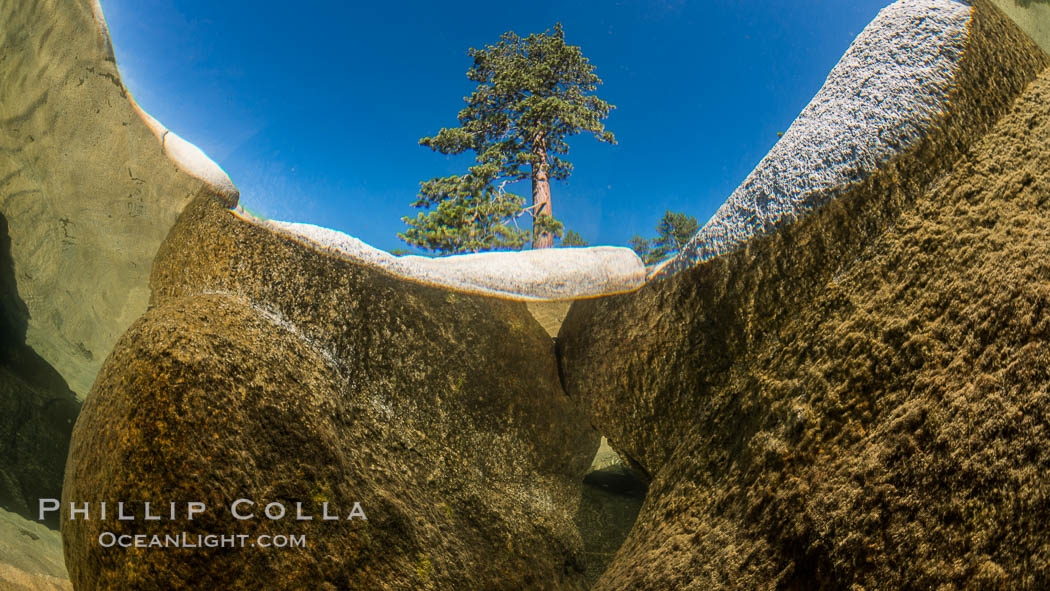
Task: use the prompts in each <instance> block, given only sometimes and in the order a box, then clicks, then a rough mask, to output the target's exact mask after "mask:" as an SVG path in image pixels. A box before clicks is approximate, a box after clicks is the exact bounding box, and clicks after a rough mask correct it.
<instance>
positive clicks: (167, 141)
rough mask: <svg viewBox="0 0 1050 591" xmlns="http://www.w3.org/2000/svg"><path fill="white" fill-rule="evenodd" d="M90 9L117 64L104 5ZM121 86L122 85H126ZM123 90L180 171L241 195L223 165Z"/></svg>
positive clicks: (224, 192) (229, 194)
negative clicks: (165, 125)
mask: <svg viewBox="0 0 1050 591" xmlns="http://www.w3.org/2000/svg"><path fill="white" fill-rule="evenodd" d="M91 10H92V13H93V14H94V15H95V22H96V24H97V25H98V29H99V33H100V34H101V35H102V37H103V39H104V40H105V42H106V44H107V45H108V46H109V52H110V55H111V56H112V57H113V58H114V61H116V56H115V54H114V53H113V43H112V40H111V38H110V35H109V26H108V25H106V18H105V15H104V14H103V13H102V5H101V4H99V0H91ZM121 84H122V85H123V83H121ZM124 90H125V92H127V95H128V100H129V101H130V102H131V106H132V108H133V109H134V110H135V112H136V113H138V115H139V117H140V118H141V119H142V121H143V122H144V123H145V124H146V127H148V128H149V129H150V131H152V132H153V135H154V136H156V138H157V141H158V142H160V147H161V149H162V150H163V151H164V154H165V155H166V156H167V157H168V159H169V160H171V161H172V163H173V164H175V166H176V167H177V168H178V169H179V170H181V171H183V172H185V173H186V174H188V175H190V176H192V177H194V178H196V179H199V180H200V181H202V182H204V183H205V184H207V185H208V186H209V187H210V188H211V189H212V190H214V191H215V192H217V193H219V194H221V195H224V196H226V197H231V198H234V199H236V198H237V197H239V196H240V191H239V190H238V189H237V187H236V185H234V184H233V181H232V180H230V177H229V175H227V174H226V171H224V170H223V169H222V167H221V166H219V165H218V164H217V163H216V162H215V161H214V160H212V159H211V158H209V157H208V155H207V154H205V153H204V151H203V150H201V149H200V148H198V147H197V146H195V145H193V144H191V143H190V142H188V141H186V140H184V139H183V138H182V137H180V136H179V135H178V134H176V133H175V132H173V131H171V130H169V129H168V128H167V127H164V125H163V124H161V123H160V122H159V121H157V120H156V119H155V118H154V117H153V116H151V115H150V114H149V113H147V112H146V111H145V110H144V109H143V108H142V107H140V106H139V104H138V103H137V102H136V101H135V98H134V97H132V96H131V91H129V90H127V88H125V89H124Z"/></svg>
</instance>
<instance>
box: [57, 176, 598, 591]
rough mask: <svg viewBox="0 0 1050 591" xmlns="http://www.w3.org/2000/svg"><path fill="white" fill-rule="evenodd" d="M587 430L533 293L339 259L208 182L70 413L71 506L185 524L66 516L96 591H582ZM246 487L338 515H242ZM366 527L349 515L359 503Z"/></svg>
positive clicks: (77, 574) (69, 536) (86, 581)
mask: <svg viewBox="0 0 1050 591" xmlns="http://www.w3.org/2000/svg"><path fill="white" fill-rule="evenodd" d="M597 437H598V436H597V434H596V433H595V432H594V431H593V430H592V429H591V428H590V426H589V425H588V424H587V422H586V420H585V419H584V418H583V416H582V414H581V413H580V412H579V411H578V410H576V409H574V408H573V406H572V405H571V403H570V401H569V399H568V398H567V397H566V396H565V394H564V392H563V391H562V389H561V386H560V384H559V379H558V371H557V364H556V362H555V358H554V350H553V343H552V341H551V339H550V337H549V336H548V335H547V334H546V332H545V331H544V330H543V328H542V327H541V326H540V325H539V324H538V323H537V322H536V321H535V320H533V318H532V317H531V315H530V314H529V313H528V311H527V309H526V305H525V303H523V302H511V301H505V300H500V299H495V298H490V297H483V296H478V295H472V294H464V293H457V292H453V291H448V290H446V289H441V288H435V287H430V286H425V285H421V284H418V283H415V282H411V281H407V280H404V279H401V278H397V277H395V276H393V275H390V274H388V273H386V272H384V271H382V270H379V269H375V268H371V267H368V266H365V265H362V264H359V263H354V262H351V261H348V260H345V259H341V258H338V257H334V256H330V255H329V254H325V253H323V252H321V251H319V250H316V249H314V248H311V247H310V246H308V245H306V244H303V243H301V242H299V241H296V240H293V239H291V238H289V237H286V236H283V235H279V234H277V233H274V232H273V231H272V230H270V229H268V228H266V227H264V226H260V225H257V224H255V223H252V222H250V221H248V220H244V219H242V218H239V217H237V216H236V215H235V214H234V213H232V212H230V211H228V210H226V209H224V208H223V207H222V205H221V204H220V203H218V202H217V201H216V200H214V199H213V198H211V197H210V196H208V195H207V194H205V195H202V196H201V197H200V198H199V199H198V200H197V201H195V202H194V203H193V204H192V205H191V206H189V207H188V208H187V210H186V211H185V212H184V213H183V215H182V217H181V218H180V221H179V222H178V224H177V225H176V227H175V228H174V229H173V231H172V233H171V235H170V236H169V237H168V239H167V241H166V242H165V243H164V245H163V247H162V248H161V250H160V252H159V253H158V257H157V260H156V262H155V264H154V273H153V303H152V310H151V311H150V312H148V313H147V314H146V315H145V316H144V317H142V318H141V319H140V320H139V321H137V322H136V323H135V324H134V325H133V327H132V328H131V329H130V330H129V332H128V333H126V334H125V335H124V336H123V337H122V338H121V340H120V341H119V343H118V345H117V346H116V348H115V350H114V352H113V354H112V355H111V357H110V358H109V359H108V360H107V362H106V364H105V365H104V367H103V370H102V372H101V374H100V376H99V379H98V381H97V382H96V384H95V387H94V388H93V390H92V393H91V395H90V396H89V397H88V401H87V402H86V404H85V406H84V410H83V412H82V414H81V417H80V419H79V420H78V422H77V426H76V429H75V431H74V435H73V444H72V449H71V452H70V462H69V467H68V471H67V477H66V488H65V491H64V493H65V494H64V498H65V499H66V500H75V501H77V502H96V501H103V500H107V499H108V500H110V501H116V500H121V499H129V500H136V501H151V500H152V501H153V502H155V503H167V502H168V501H170V500H180V499H181V500H195V501H201V502H205V503H207V507H208V512H207V513H206V514H205V515H202V516H198V517H196V518H195V519H194V520H193V521H192V522H188V521H186V520H179V521H177V522H175V523H171V522H169V523H164V522H159V523H154V522H143V521H142V520H139V521H135V522H120V523H116V522H109V523H106V522H100V521H83V520H73V521H65V522H63V534H64V536H65V541H66V556H67V564H68V566H69V570H70V575H71V578H72V580H73V581H74V583H75V584H76V585H78V586H81V587H83V588H108V587H110V586H119V587H120V588H123V589H170V588H173V587H177V586H179V585H181V584H189V583H191V582H192V585H193V587H194V588H205V587H215V588H222V589H258V588H260V586H263V587H265V588H282V589H284V588H286V589H293V588H294V589H369V590H372V589H441V590H444V589H471V590H473V589H508V590H509V589H580V588H582V587H583V585H584V578H583V575H582V561H583V556H582V554H581V542H580V538H579V533H578V532H577V530H576V527H575V525H574V524H573V515H574V513H575V511H576V508H577V505H578V503H579V496H580V481H581V480H582V477H583V474H584V472H585V471H586V469H587V467H588V465H589V463H590V459H591V458H592V457H593V455H594V451H595V449H596V448H597V446H598V441H597ZM239 498H247V499H251V500H253V501H255V502H257V503H259V505H258V507H257V508H256V513H260V511H261V508H262V507H264V505H265V503H269V502H273V501H280V502H283V503H284V504H285V505H286V506H287V507H288V510H289V513H291V512H292V511H294V507H295V503H297V502H301V503H302V504H303V508H304V511H306V512H308V513H309V514H311V515H314V516H318V515H320V514H321V513H322V511H323V507H322V503H325V502H327V503H328V504H329V506H330V507H331V509H332V510H333V511H335V512H338V514H339V515H340V516H342V517H344V519H342V520H340V521H334V522H326V521H323V520H321V519H319V518H315V519H314V520H312V521H294V520H289V519H285V520H281V521H273V522H271V521H269V520H266V519H263V518H260V519H255V520H246V521H238V520H235V519H233V518H232V517H231V515H230V513H229V511H228V510H227V508H228V507H229V505H230V503H231V502H233V501H235V500H237V499H239ZM356 502H359V503H360V508H361V509H362V510H363V511H364V512H365V513H366V515H367V518H368V519H367V521H363V520H361V519H351V520H347V519H345V517H348V516H349V515H348V514H349V513H350V512H351V511H352V508H353V506H354V503H356ZM173 529H174V530H176V531H181V530H188V531H191V532H213V533H218V532H221V533H228V534H240V533H244V534H250V535H252V536H257V535H259V534H262V533H280V534H302V535H306V536H307V539H308V540H309V546H308V547H307V548H304V549H293V548H289V549H283V550H281V551H279V552H273V551H260V550H259V549H258V548H244V549H235V550H221V551H215V552H209V551H201V550H185V549H183V550H173V549H167V550H164V551H157V552H145V553H129V552H123V551H113V550H112V549H105V548H101V547H100V546H99V545H98V544H97V543H96V537H97V536H98V535H99V533H100V532H101V531H115V532H118V533H120V532H135V533H139V532H149V533H153V532H165V533H170V532H171V531H172V530H173Z"/></svg>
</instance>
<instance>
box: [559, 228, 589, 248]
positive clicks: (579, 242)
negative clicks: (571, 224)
mask: <svg viewBox="0 0 1050 591" xmlns="http://www.w3.org/2000/svg"><path fill="white" fill-rule="evenodd" d="M561 245H562V246H587V241H586V240H584V239H583V236H580V234H579V233H578V232H577V231H576V230H566V231H565V236H563V237H562V239H561Z"/></svg>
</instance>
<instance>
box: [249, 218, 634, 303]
mask: <svg viewBox="0 0 1050 591" xmlns="http://www.w3.org/2000/svg"><path fill="white" fill-rule="evenodd" d="M234 213H235V214H236V215H238V216H239V217H241V218H242V219H244V220H246V221H248V222H251V223H254V224H256V225H259V226H262V227H265V228H268V229H270V230H273V231H275V232H278V233H280V234H283V235H285V236H288V237H291V238H293V239H295V240H297V241H299V242H301V243H304V244H307V245H310V246H313V247H315V248H317V249H319V250H321V251H324V252H327V253H329V254H331V255H334V256H337V257H339V258H343V259H346V260H350V261H354V262H358V263H363V264H365V265H368V266H371V267H376V268H379V269H383V270H385V271H387V272H388V273H391V274H392V275H395V276H397V277H400V278H403V279H408V280H411V281H416V282H418V283H422V284H425V285H432V286H437V287H445V288H450V289H454V290H456V291H462V292H467V293H475V294H480V295H489V296H496V297H500V298H504V299H511V300H519V301H550V300H574V299H581V298H588V297H596V296H601V295H609V294H613V293H622V292H627V291H632V290H635V289H637V288H639V287H641V286H642V284H644V283H645V265H644V264H642V260H641V259H640V258H638V255H637V254H635V252H634V251H633V250H631V249H629V248H623V247H619V246H594V247H586V248H579V247H572V248H544V249H536V250H524V251H511V252H481V253H476V254H462V255H453V256H448V257H425V256H415V255H407V256H394V255H392V254H390V253H389V252H386V251H385V250H381V249H378V248H375V247H373V246H371V245H369V244H366V243H365V242H363V241H361V240H359V239H357V238H354V237H353V236H349V235H347V234H344V233H342V232H339V231H337V230H332V229H330V228H323V227H321V226H315V225H313V224H302V223H294V222H281V221H275V220H259V219H257V218H254V217H252V216H250V215H248V214H247V213H245V212H244V211H243V210H242V209H240V208H237V209H236V210H235V211H234Z"/></svg>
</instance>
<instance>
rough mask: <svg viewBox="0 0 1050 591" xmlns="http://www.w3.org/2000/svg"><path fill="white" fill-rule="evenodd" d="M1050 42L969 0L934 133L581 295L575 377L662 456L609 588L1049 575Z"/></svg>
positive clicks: (617, 428) (1007, 585)
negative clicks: (750, 227)
mask: <svg viewBox="0 0 1050 591" xmlns="http://www.w3.org/2000/svg"><path fill="white" fill-rule="evenodd" d="M1047 61H1048V60H1047V58H1046V56H1045V54H1043V53H1042V52H1040V51H1039V50H1038V49H1037V48H1036V47H1035V46H1034V45H1033V44H1032V43H1031V41H1030V40H1028V39H1027V38H1026V37H1024V36H1023V35H1022V33H1021V32H1020V31H1019V30H1017V29H1016V27H1015V26H1014V25H1013V24H1011V23H1009V22H1008V21H1007V20H1005V18H1004V17H1003V16H1002V15H1001V14H1000V13H999V12H998V11H997V10H995V9H994V8H992V7H991V6H990V5H989V4H988V3H986V2H982V1H978V2H974V4H973V19H972V22H971V25H970V29H969V36H968V40H967V45H966V48H965V52H964V55H963V57H962V59H961V61H960V63H959V70H958V72H957V73H956V75H955V88H954V90H953V91H952V94H951V97H950V100H949V102H948V105H949V106H950V108H949V109H948V111H947V112H946V113H945V114H944V115H943V116H942V117H941V119H940V122H939V124H938V125H937V126H934V127H933V128H931V129H932V130H933V131H932V132H931V133H930V134H929V135H927V136H926V137H925V139H923V140H922V141H921V142H920V143H919V144H917V145H916V146H914V147H913V148H911V149H910V150H909V151H907V152H906V153H905V154H903V155H902V156H900V157H898V158H896V159H894V160H893V161H892V162H891V163H889V164H888V165H886V166H884V167H882V168H881V169H880V171H879V172H878V173H876V174H874V175H872V176H871V177H869V178H868V179H867V180H866V181H864V182H863V183H860V184H859V185H857V186H855V187H853V188H852V189H851V190H850V191H848V192H847V193H845V194H843V195H842V196H841V197H840V198H838V199H836V200H834V201H832V202H830V203H829V204H827V205H825V206H824V207H822V208H820V209H818V210H816V211H815V213H813V214H812V215H810V216H809V217H807V218H805V219H804V220H802V221H799V222H797V223H795V224H794V225H791V226H788V227H786V228H784V229H782V230H780V231H778V232H776V233H773V234H770V235H767V236H765V237H763V238H760V239H755V240H753V241H751V242H750V243H749V244H748V245H747V247H746V248H744V249H741V250H737V251H735V252H733V253H731V254H728V255H724V256H722V257H719V258H716V259H713V260H710V261H708V262H706V263H703V264H701V265H699V266H697V267H695V268H693V269H691V270H687V271H683V272H681V273H678V274H677V275H674V276H671V277H668V278H665V279H663V280H659V281H654V282H650V283H649V284H647V285H646V286H645V287H643V288H642V289H641V290H639V291H638V292H635V293H633V294H625V295H617V296H611V297H608V298H599V299H595V300H585V301H579V302H576V303H574V304H573V306H572V309H571V310H570V312H569V315H568V317H567V318H566V320H565V323H564V325H563V326H562V330H561V332H560V334H559V339H558V342H559V350H560V353H561V367H562V370H563V375H564V383H565V386H566V390H567V392H568V393H569V395H570V396H571V397H573V398H574V399H576V400H578V401H580V402H581V404H583V405H585V406H586V407H587V408H588V409H589V412H590V413H591V417H592V421H593V422H594V424H595V425H596V426H597V427H598V428H599V429H600V430H601V431H602V432H603V433H605V434H606V435H607V436H608V437H609V440H610V442H611V443H613V444H614V446H615V447H616V448H617V449H618V450H621V451H623V452H624V454H625V455H626V456H627V457H628V458H629V459H630V460H631V461H632V462H633V463H634V464H636V465H637V466H638V467H639V468H640V469H642V470H645V471H646V472H647V473H648V474H649V475H650V476H651V478H652V482H651V485H650V487H649V493H648V495H647V497H646V499H645V504H644V505H643V507H642V510H641V513H640V515H639V517H638V521H637V522H636V524H635V527H634V529H633V530H632V532H631V534H630V536H629V537H628V539H627V541H626V543H625V545H624V546H623V547H622V548H621V549H620V551H619V553H618V554H617V556H616V557H615V559H614V560H613V563H612V565H611V566H610V568H609V570H608V571H607V572H606V574H605V575H604V576H603V578H602V579H601V581H600V583H599V584H598V585H597V587H596V588H597V589H601V590H613V589H668V590H671V589H674V590H681V589H772V588H776V589H785V590H792V589H813V590H819V589H828V590H830V589H851V590H854V591H859V590H861V589H940V590H949V589H1030V590H1035V589H1044V588H1047V587H1048V586H1050V580H1048V578H1047V577H1048V574H1047V573H1050V529H1048V525H1047V522H1046V520H1045V519H1043V518H1042V515H1043V514H1044V513H1045V512H1046V511H1047V509H1048V507H1047V499H1050V477H1048V476H1047V474H1050V455H1048V453H1047V450H1048V449H1050V424H1048V423H1047V417H1050V396H1048V394H1047V393H1048V392H1050V374H1048V373H1047V367H1048V361H1050V325H1048V323H1047V321H1046V314H1045V311H1046V310H1047V309H1048V306H1050V291H1048V290H1047V288H1046V281H1045V276H1046V274H1047V272H1048V271H1050V243H1048V242H1047V240H1046V236H1047V235H1048V232H1050V209H1048V207H1050V201H1048V198H1050V173H1048V171H1050V71H1044V73H1043V74H1041V75H1040V76H1039V77H1038V79H1036V75H1037V73H1038V72H1040V71H1042V70H1043V68H1045V67H1046V66H1047ZM1032 80H1035V82H1032V83H1031V84H1030V85H1029V83H1030V82H1031V81H1032ZM1025 88H1027V91H1025V90H1024V89H1025ZM1023 91H1024V94H1023V95H1022V92H1023ZM1018 96H1020V97H1021V98H1019V99H1017V100H1016V102H1014V101H1015V98H1016V97H1018Z"/></svg>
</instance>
